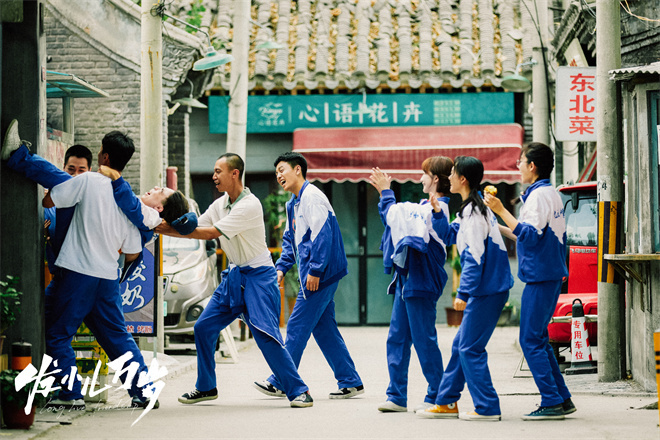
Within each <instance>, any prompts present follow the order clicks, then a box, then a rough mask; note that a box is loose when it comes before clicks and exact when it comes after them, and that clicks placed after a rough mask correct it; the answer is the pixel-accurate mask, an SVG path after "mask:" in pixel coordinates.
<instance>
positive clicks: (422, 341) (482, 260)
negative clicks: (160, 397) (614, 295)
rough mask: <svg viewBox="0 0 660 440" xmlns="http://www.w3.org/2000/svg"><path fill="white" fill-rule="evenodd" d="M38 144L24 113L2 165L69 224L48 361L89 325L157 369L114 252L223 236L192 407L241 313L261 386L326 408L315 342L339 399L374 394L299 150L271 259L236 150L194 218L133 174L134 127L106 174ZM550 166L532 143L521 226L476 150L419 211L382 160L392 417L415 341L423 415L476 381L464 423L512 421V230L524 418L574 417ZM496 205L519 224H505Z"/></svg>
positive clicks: (118, 141)
mask: <svg viewBox="0 0 660 440" xmlns="http://www.w3.org/2000/svg"><path fill="white" fill-rule="evenodd" d="M27 146H28V144H27V143H26V142H25V141H21V139H20V137H19V136H18V124H17V123H16V122H15V121H13V122H12V123H11V124H10V127H9V129H8V130H7V134H6V135H5V139H4V140H3V148H2V152H1V153H0V158H2V159H3V160H7V161H8V165H9V166H10V168H12V169H14V170H16V171H18V172H20V173H22V174H23V175H26V176H27V177H29V178H31V179H32V180H34V181H36V182H37V183H40V184H41V185H42V186H44V187H45V188H48V189H50V191H49V193H48V194H47V196H46V197H45V198H44V206H45V207H52V206H55V207H57V208H58V209H57V225H58V229H59V228H62V230H61V231H59V232H57V233H55V234H54V236H51V244H55V245H56V246H57V252H56V256H57V260H56V261H55V263H54V266H55V269H56V276H55V279H54V281H53V282H52V283H51V284H50V285H49V287H48V288H47V291H46V341H47V354H49V355H51V356H52V357H53V358H55V359H58V361H59V365H60V367H63V368H61V370H62V372H61V373H60V374H61V375H62V376H64V375H65V374H67V373H68V371H69V370H70V369H72V368H75V356H74V355H73V350H72V349H71V345H70V344H71V340H72V338H73V335H74V334H75V331H76V330H77V328H78V326H79V325H80V324H81V323H82V322H83V321H84V322H85V323H86V324H87V325H88V326H89V327H90V329H92V331H93V332H94V334H95V335H96V337H97V339H98V340H99V342H100V343H101V346H102V347H103V348H104V349H105V350H106V352H107V353H108V355H109V356H110V358H111V359H115V358H117V357H119V356H121V355H123V354H124V353H125V352H127V351H129V352H131V353H132V354H133V358H134V359H133V360H135V361H136V362H138V364H139V371H144V370H146V366H145V365H144V360H143V359H142V356H141V354H140V351H139V350H138V349H137V346H136V344H135V342H134V340H133V338H132V337H131V335H130V334H128V333H127V331H126V327H125V325H124V320H123V314H122V312H121V296H120V295H119V284H118V278H119V270H118V269H121V268H120V267H119V265H118V262H117V251H118V250H121V251H122V252H123V254H124V257H125V260H126V261H127V262H131V261H135V260H136V259H137V258H138V257H139V253H140V251H141V249H142V246H144V244H145V243H146V242H147V241H149V240H150V239H151V238H152V236H153V232H154V231H155V232H157V233H161V234H165V235H171V236H176V237H184V238H192V239H206V240H209V239H218V240H219V241H220V245H221V248H222V249H223V251H224V252H225V254H226V255H227V258H228V262H229V267H228V268H227V269H226V270H225V271H224V272H223V274H222V280H221V283H220V285H219V286H218V288H217V289H216V290H215V292H214V293H213V295H212V297H211V300H210V302H209V304H208V305H207V307H206V308H205V309H204V311H203V313H202V315H201V316H200V318H199V319H198V320H197V322H196V324H195V326H194V332H195V345H196V349H197V358H198V359H197V360H198V362H197V373H198V374H197V381H196V384H195V388H194V389H193V390H192V391H190V392H188V393H185V394H183V395H182V396H181V397H179V399H178V400H179V402H181V403H184V404H194V403H198V402H202V401H206V400H213V399H217V397H218V390H217V380H216V375H215V360H214V352H215V343H216V341H217V339H218V337H219V334H220V332H221V330H222V329H223V328H224V327H226V326H227V325H229V324H230V323H231V322H233V321H234V320H235V319H237V318H241V319H242V320H243V321H245V322H246V324H247V325H248V327H249V329H250V330H251V332H252V334H253V336H254V339H255V341H256V343H257V346H258V347H259V349H260V350H261V351H262V353H263V355H264V358H265V360H266V362H267V363H268V365H269V367H270V369H271V371H272V373H273V374H272V375H271V376H270V377H269V378H267V379H266V380H263V381H257V382H254V387H255V388H256V389H257V390H259V391H260V392H262V393H264V394H266V395H269V396H275V397H286V398H287V399H288V400H289V401H290V405H291V406H292V407H298V408H304V407H310V406H312V405H313V399H312V397H311V395H310V393H309V388H308V386H307V385H306V384H305V383H304V381H303V380H302V378H301V377H300V375H299V374H298V366H299V364H300V361H301V358H302V354H303V351H304V349H305V347H306V345H307V342H308V340H309V338H310V337H311V336H312V335H313V336H314V338H315V340H316V342H317V344H318V346H319V348H320V349H321V351H322V352H323V355H324V356H325V359H326V360H327V362H328V364H329V365H330V367H331V369H332V370H333V373H334V375H335V379H336V380H337V384H338V389H337V391H335V392H332V393H330V394H329V398H331V399H346V398H351V397H354V396H357V395H360V394H362V393H364V385H363V382H362V379H361V378H360V376H359V375H358V373H357V371H356V367H355V364H354V362H353V360H352V358H351V356H350V354H349V352H348V349H347V347H346V344H345V342H344V340H343V338H342V336H341V334H340V332H339V330H338V327H337V322H336V319H335V303H334V294H335V291H336V290H337V286H338V283H339V281H340V280H341V279H342V278H343V277H344V276H346V275H347V273H348V270H347V266H348V265H347V260H346V255H345V252H344V245H343V240H342V236H341V232H340V230H339V224H338V222H337V218H336V216H335V212H334V210H333V208H332V206H331V204H330V202H329V200H328V198H327V197H326V196H325V194H323V192H322V191H321V190H319V189H318V188H317V187H316V186H314V185H311V184H310V183H309V181H307V179H306V174H307V162H306V160H305V158H304V157H303V156H302V155H300V154H298V153H293V152H287V153H284V154H282V155H280V156H279V157H278V158H277V159H276V160H275V163H274V166H275V170H276V178H277V182H278V183H279V184H280V186H281V187H282V188H283V189H284V190H285V191H287V192H290V193H291V199H290V200H289V202H288V203H287V205H286V213H287V221H286V227H285V230H284V234H283V245H282V254H281V256H280V258H279V259H278V261H277V262H276V263H275V264H273V261H272V259H271V254H270V252H269V250H268V247H267V245H266V241H265V225H264V221H263V211H262V206H261V203H260V201H259V199H258V198H257V197H256V196H254V195H253V194H252V193H251V192H250V190H249V189H248V188H246V187H244V186H243V183H242V176H243V171H244V162H243V160H242V159H241V158H240V157H239V156H238V155H236V154H233V153H226V154H223V155H222V156H220V158H219V159H218V160H217V161H216V163H215V166H214V171H213V181H214V183H215V186H216V188H217V189H218V191H219V192H220V194H222V196H221V197H220V198H219V199H217V200H216V201H214V202H213V203H212V204H211V206H210V207H209V208H208V209H207V210H206V212H205V213H204V214H203V215H202V216H200V217H199V219H197V218H196V216H194V214H192V213H189V212H188V205H187V201H186V199H185V197H184V196H183V195H182V194H181V193H180V192H175V191H173V190H169V189H167V188H158V187H157V188H154V189H153V190H151V191H149V192H147V193H146V194H145V195H144V196H142V197H141V198H138V197H136V196H135V195H134V194H133V193H132V191H131V189H130V186H129V185H128V183H127V182H125V181H124V180H123V178H122V177H121V170H122V169H123V168H124V166H125V165H126V163H127V162H128V160H129V159H130V157H131V156H132V154H133V151H134V145H133V142H132V140H131V139H130V138H129V137H128V136H127V135H125V134H122V133H120V132H111V133H109V134H108V135H106V137H105V138H104V139H103V142H102V148H101V151H100V153H99V156H98V163H99V171H100V172H99V173H85V175H82V176H78V177H76V178H72V176H70V175H69V174H67V173H66V172H64V171H61V170H59V169H57V168H56V167H54V166H53V165H52V164H50V163H49V162H48V161H46V160H44V159H42V158H40V157H39V156H37V155H34V154H30V153H29V151H28V148H27ZM553 164H554V157H553V153H552V150H551V149H550V148H549V147H547V146H546V145H543V144H538V143H532V144H530V145H528V146H525V147H524V148H523V149H522V152H521V156H520V160H519V161H518V167H519V169H520V172H521V175H522V182H523V183H528V184H531V185H530V186H529V187H528V188H527V190H526V192H525V193H524V194H523V195H522V201H523V203H524V204H523V207H522V209H521V211H520V217H519V219H518V220H516V219H515V218H514V217H513V216H512V215H511V214H510V213H509V212H508V211H507V210H506V209H505V208H504V207H503V206H502V203H501V202H500V201H499V200H498V199H497V198H496V197H494V196H492V195H489V194H486V196H485V197H482V196H481V193H480V191H479V189H480V184H481V180H482V178H483V172H484V168H483V164H482V163H481V162H480V161H479V160H478V159H476V158H474V157H466V156H459V157H457V158H455V160H453V161H452V160H451V159H450V158H447V157H442V156H435V157H430V158H428V159H426V160H425V161H424V163H423V164H422V171H423V172H422V176H421V179H420V182H421V184H422V186H423V191H424V193H426V194H428V195H429V199H428V200H423V201H422V202H420V203H419V204H416V203H397V202H396V199H395V197H394V192H393V191H392V190H391V189H390V182H391V178H390V176H388V175H387V174H386V173H384V172H383V171H381V170H380V169H378V168H374V169H373V172H372V174H371V177H370V182H371V184H372V185H373V186H374V187H375V188H376V189H377V190H378V191H379V193H380V196H381V197H380V202H379V205H378V208H379V213H380V216H381V219H382V222H383V224H384V226H385V232H384V234H383V239H382V243H381V249H382V250H383V262H384V266H385V270H386V272H388V273H392V272H393V273H394V275H393V280H392V283H391V284H390V286H389V288H388V293H390V294H393V295H394V305H393V309H392V319H391V323H390V329H389V333H388V337H387V363H388V371H389V375H390V383H389V386H388V388H387V391H386V394H387V400H386V401H385V402H384V403H383V404H381V405H379V407H378V409H379V410H380V411H382V412H400V411H407V378H408V366H409V362H410V355H411V346H412V345H414V346H415V350H416V352H417V354H418V357H419V360H420V363H421V366H422V371H423V374H424V377H425V378H426V381H427V382H428V389H427V394H426V396H425V398H424V402H423V404H422V405H421V406H419V407H417V408H416V409H415V411H416V413H417V414H418V415H419V416H421V417H427V418H453V417H459V412H458V406H457V402H458V400H459V399H460V395H461V392H462V391H463V388H464V386H465V384H466V383H467V386H468V389H469V390H470V394H471V396H472V399H473V402H474V405H475V409H474V411H472V412H468V413H464V414H461V415H460V417H461V418H464V419H467V420H488V421H497V420H501V410H500V406H499V399H498V396H497V393H496V391H495V389H494V387H493V384H492V380H491V377H490V373H489V370H488V364H487V353H486V350H485V348H486V345H487V343H488V340H489V339H490V337H491V335H492V333H493V331H494V329H495V325H496V323H497V320H498V318H499V316H500V312H501V310H502V308H503V306H504V305H505V303H506V301H507V299H508V295H509V289H510V288H511V287H512V285H513V277H512V276H511V272H510V268H509V261H508V256H507V252H506V247H505V245H504V242H503V239H502V234H505V235H507V236H509V237H511V238H514V239H516V240H517V243H518V255H519V274H518V275H519V277H520V279H521V280H522V281H523V282H525V283H527V284H526V287H525V290H524V293H523V299H522V305H521V325H520V344H521V347H522V349H523V352H524V354H525V357H526V358H527V362H528V365H529V367H530V370H531V371H532V374H533V376H534V380H535V381H536V384H537V386H538V388H539V391H540V393H541V396H542V401H541V405H540V407H539V408H538V409H537V410H535V411H532V412H530V413H529V414H526V415H524V416H523V419H525V420H547V419H562V418H564V416H565V415H566V414H570V413H572V412H574V411H575V406H574V405H573V403H572V401H571V398H570V397H571V395H570V392H569V391H568V389H567V387H566V385H565V384H564V381H563V378H562V376H561V373H560V371H559V367H558V365H557V361H556V360H555V358H554V354H553V351H552V349H551V347H550V345H549V344H548V333H547V325H548V323H549V321H550V318H551V316H552V314H553V311H554V307H555V304H556V302H557V299H558V295H559V293H560V290H561V282H562V278H563V277H564V276H565V275H566V265H565V262H564V256H565V245H566V244H565V243H566V234H565V229H566V227H565V222H564V216H563V208H562V204H561V200H560V199H559V196H558V195H557V193H556V191H555V190H554V188H552V186H551V185H550V181H549V177H550V173H551V171H552V169H553ZM88 165H89V164H88ZM450 193H454V194H460V196H461V198H462V201H463V202H462V204H461V206H460V209H459V211H458V213H457V217H456V220H454V221H453V222H451V223H450V222H449V208H448V202H449V194H450ZM111 199H114V203H113V202H112V200H111ZM67 210H69V212H68V216H69V220H64V221H61V220H60V215H62V217H64V214H67ZM71 211H72V212H71ZM121 213H123V214H124V215H122V214H121ZM495 214H497V215H499V216H500V217H501V218H502V220H503V222H504V223H505V224H506V225H507V227H505V226H501V225H498V222H497V219H496V217H495ZM71 218H72V220H71ZM69 222H70V224H69ZM452 244H456V246H457V249H458V252H459V254H460V259H461V267H462V273H461V280H460V286H459V288H458V294H457V297H456V299H455V301H454V308H455V309H457V310H464V317H463V322H462V324H461V326H460V328H459V330H458V333H457V335H456V337H455V339H454V343H453V345H452V354H451V358H450V360H449V363H448V364H447V367H446V369H444V368H443V361H442V355H441V353H440V349H439V347H438V342H437V333H436V328H435V318H436V303H437V301H438V299H439V297H440V295H441V294H442V291H443V288H444V285H445V284H446V282H447V274H446V272H445V270H444V265H445V261H446V255H447V246H449V245H452ZM294 265H296V267H297V270H298V276H299V280H300V290H299V292H298V297H297V301H296V304H295V307H294V309H293V312H292V314H291V316H290V318H289V322H288V326H287V335H286V340H283V339H282V336H281V333H280V331H279V327H278V324H279V310H280V294H279V288H278V284H279V282H280V281H281V280H282V278H283V276H284V274H286V273H287V272H288V271H289V270H291V269H292V268H293V267H294ZM74 298H75V299H76V301H72V299H74ZM81 300H82V301H81ZM56 377H57V375H56ZM122 380H123V379H122ZM136 382H137V377H136ZM129 394H130V395H131V396H132V397H133V403H134V404H135V405H136V406H141V407H145V408H151V407H157V404H158V403H157V402H150V401H149V399H148V398H146V397H145V395H146V396H148V393H145V392H144V390H143V389H141V388H140V387H137V384H136V383H134V384H133V386H132V387H131V389H130V390H129ZM82 397H83V396H82V395H81V394H80V382H79V381H75V382H74V386H73V387H72V388H70V389H63V390H61V391H60V392H59V394H58V395H57V396H55V399H54V400H53V402H54V403H55V404H57V405H63V406H70V407H73V408H79V409H80V408H84V401H83V400H82Z"/></svg>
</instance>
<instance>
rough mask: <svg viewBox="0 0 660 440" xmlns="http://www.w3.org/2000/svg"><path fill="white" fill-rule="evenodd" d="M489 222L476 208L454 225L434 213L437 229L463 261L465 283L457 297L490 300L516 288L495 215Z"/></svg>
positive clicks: (467, 210)
mask: <svg viewBox="0 0 660 440" xmlns="http://www.w3.org/2000/svg"><path fill="white" fill-rule="evenodd" d="M487 215H488V218H486V217H484V216H483V215H481V212H479V211H476V212H475V211H473V205H472V204H469V205H467V206H466V207H464V208H463V212H462V215H459V216H457V217H456V220H454V221H453V222H452V223H451V224H449V223H448V220H447V217H446V215H445V214H444V213H443V212H434V213H433V229H435V231H436V232H437V233H438V235H439V236H440V237H441V238H443V239H444V240H445V243H447V245H448V246H449V245H451V244H456V248H457V250H458V253H459V255H460V257H461V280H460V284H459V287H458V294H457V297H458V298H459V299H461V300H463V301H467V300H468V299H469V297H470V296H475V297H476V296H486V295H494V294H497V293H502V292H507V291H508V290H509V289H511V287H512V286H513V276H512V275H511V268H510V266H509V257H508V255H507V252H506V246H504V240H503V239H502V235H501V234H500V229H499V227H498V224H497V219H496V218H495V214H493V212H492V211H491V210H490V209H488V212H487Z"/></svg>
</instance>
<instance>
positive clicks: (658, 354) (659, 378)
mask: <svg viewBox="0 0 660 440" xmlns="http://www.w3.org/2000/svg"><path fill="white" fill-rule="evenodd" d="M653 348H654V350H655V382H656V385H657V387H658V401H659V402H660V329H658V330H656V331H655V333H653ZM658 415H660V405H658ZM658 426H660V425H658Z"/></svg>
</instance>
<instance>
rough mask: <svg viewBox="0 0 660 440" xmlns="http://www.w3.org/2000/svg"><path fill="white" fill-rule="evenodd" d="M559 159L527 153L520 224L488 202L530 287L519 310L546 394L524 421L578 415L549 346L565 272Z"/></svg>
mask: <svg viewBox="0 0 660 440" xmlns="http://www.w3.org/2000/svg"><path fill="white" fill-rule="evenodd" d="M553 167H554V154H553V152H552V149H550V147H548V146H547V145H544V144H541V143H538V142H533V143H531V144H529V145H527V146H525V147H523V149H522V152H521V155H520V160H519V161H518V169H519V170H520V174H521V180H522V183H528V184H531V185H530V186H529V187H528V188H527V191H525V193H524V194H523V195H522V197H521V199H522V201H523V206H522V208H521V209H520V216H519V218H518V220H516V218H515V217H513V215H511V213H509V212H508V211H507V210H506V208H504V206H503V205H502V202H501V201H500V200H498V199H497V198H495V197H493V196H490V195H487V196H486V199H485V202H486V204H487V205H488V206H489V207H491V209H492V210H493V212H495V213H496V214H497V215H499V216H500V217H501V218H502V220H504V222H505V223H506V225H507V226H508V227H509V229H507V228H504V229H505V233H508V234H512V238H514V239H516V240H517V244H518V277H519V278H520V280H521V281H523V282H524V283H526V284H525V290H524V291H523V296H522V302H521V307H520V337H519V340H520V347H521V348H522V350H523V353H524V354H525V359H526V360H527V365H529V369H530V371H531V372H532V376H533V377H534V382H536V386H537V387H538V389H539V392H540V393H541V405H540V406H539V408H538V409H536V410H534V411H532V412H530V413H528V414H525V415H523V420H561V419H564V417H565V415H566V414H571V413H574V412H575V411H576V408H575V405H574V404H573V402H572V400H571V393H570V392H569V390H568V388H567V387H566V384H565V383H564V377H563V376H562V374H561V371H560V370H559V365H558V363H557V359H556V358H555V355H554V352H553V350H552V347H551V346H550V343H549V337H548V324H549V323H550V319H551V318H552V315H553V313H554V311H555V308H556V306H557V299H558V298H559V294H560V293H561V285H562V279H563V278H564V277H565V276H567V275H568V270H567V269H566V221H565V219H564V206H563V203H562V201H561V197H560V196H559V194H558V193H557V191H556V190H555V189H554V188H553V187H552V185H551V184H550V173H551V172H552V169H553Z"/></svg>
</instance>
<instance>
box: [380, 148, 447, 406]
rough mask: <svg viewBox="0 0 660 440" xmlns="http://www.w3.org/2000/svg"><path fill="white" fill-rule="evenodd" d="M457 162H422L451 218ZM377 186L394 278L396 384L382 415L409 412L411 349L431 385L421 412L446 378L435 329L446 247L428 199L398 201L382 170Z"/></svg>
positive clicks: (427, 182)
mask: <svg viewBox="0 0 660 440" xmlns="http://www.w3.org/2000/svg"><path fill="white" fill-rule="evenodd" d="M452 166H453V161H452V160H451V159H449V158H448V157H444V156H434V157H429V158H427V159H426V160H424V162H423V163H422V175H421V178H420V183H421V184H422V191H423V192H424V193H425V194H428V195H429V198H430V199H436V200H437V201H438V203H439V204H440V205H441V207H442V210H443V211H444V212H445V215H447V216H449V207H448V205H447V204H448V202H449V197H447V195H448V194H449V180H448V176H449V174H450V172H451V168H452ZM369 180H370V183H371V185H372V186H373V187H374V188H376V189H377V190H378V192H379V193H380V202H379V203H378V210H379V213H380V217H381V220H382V222H383V225H384V226H385V231H384V233H383V239H382V241H381V249H382V251H383V264H384V266H385V273H392V269H394V277H393V280H392V283H391V284H390V286H389V288H388V294H391V295H394V304H393V307H392V318H391V320H390V329H389V332H388V335H387V368H388V372H389V376H390V382H389V385H388V387H387V391H386V395H387V400H386V401H385V402H383V403H381V404H380V405H379V406H378V410H379V411H381V412H403V411H407V402H408V367H409V365H410V356H411V347H412V346H413V345H414V346H415V352H416V353H417V357H418V358H419V363H420V365H421V367H422V373H423V374H424V377H425V378H426V381H427V384H428V385H427V390H426V396H425V397H424V401H423V402H422V404H421V405H419V406H417V407H416V408H415V410H416V411H417V410H421V409H425V408H428V407H430V406H433V404H434V402H435V399H436V397H437V394H438V386H439V385H440V381H441V380H442V374H443V363H442V355H441V353H440V349H439V348H438V337H437V332H436V328H435V319H436V314H437V309H436V304H437V302H438V299H439V298H440V295H442V291H443V289H444V286H445V284H446V283H447V273H446V272H445V270H444V265H445V261H446V259H447V252H446V248H445V243H444V242H443V241H442V239H440V237H438V235H437V234H436V233H435V231H433V229H432V218H431V217H432V211H433V208H432V206H431V204H430V203H429V202H428V200H423V201H422V202H420V203H409V202H406V203H396V199H395V197H394V192H393V191H392V190H391V189H390V180H391V179H390V177H389V176H388V175H387V174H386V173H384V172H383V171H381V170H380V169H379V168H374V169H373V170H372V173H371V176H370V179H369Z"/></svg>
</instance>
